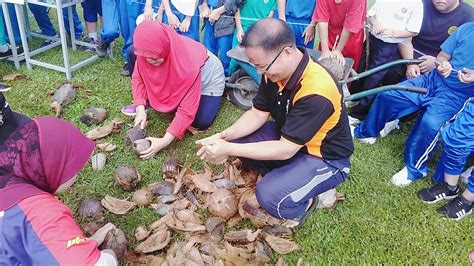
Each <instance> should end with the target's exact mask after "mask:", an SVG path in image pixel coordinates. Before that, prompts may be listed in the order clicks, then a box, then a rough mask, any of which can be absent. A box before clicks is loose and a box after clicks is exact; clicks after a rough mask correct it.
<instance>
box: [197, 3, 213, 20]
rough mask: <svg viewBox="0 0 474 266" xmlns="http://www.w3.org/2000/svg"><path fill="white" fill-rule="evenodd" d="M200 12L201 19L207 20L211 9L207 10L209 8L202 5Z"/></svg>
mask: <svg viewBox="0 0 474 266" xmlns="http://www.w3.org/2000/svg"><path fill="white" fill-rule="evenodd" d="M200 12H201V16H202V17H203V18H207V17H209V15H210V14H211V9H210V8H209V6H208V5H207V4H206V3H203V4H202V5H201V11H200Z"/></svg>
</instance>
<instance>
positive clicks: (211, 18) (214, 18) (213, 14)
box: [209, 9, 221, 23]
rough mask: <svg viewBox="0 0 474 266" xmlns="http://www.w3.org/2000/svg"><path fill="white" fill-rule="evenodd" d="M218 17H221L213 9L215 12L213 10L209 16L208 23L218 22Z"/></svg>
mask: <svg viewBox="0 0 474 266" xmlns="http://www.w3.org/2000/svg"><path fill="white" fill-rule="evenodd" d="M220 17H221V14H220V13H219V12H218V10H217V9H215V10H213V11H212V12H211V14H210V15H209V21H210V22H211V23H214V22H216V21H217V20H219V18H220Z"/></svg>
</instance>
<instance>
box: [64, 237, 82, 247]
mask: <svg viewBox="0 0 474 266" xmlns="http://www.w3.org/2000/svg"><path fill="white" fill-rule="evenodd" d="M85 241H86V240H85V239H84V238H81V237H78V236H77V237H76V238H73V239H71V240H68V241H67V248H70V247H72V246H75V245H79V244H81V243H82V242H85Z"/></svg>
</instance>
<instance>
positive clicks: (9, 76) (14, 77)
mask: <svg viewBox="0 0 474 266" xmlns="http://www.w3.org/2000/svg"><path fill="white" fill-rule="evenodd" d="M21 78H26V75H25V74H21V73H13V74H7V75H4V76H3V81H14V80H17V79H21Z"/></svg>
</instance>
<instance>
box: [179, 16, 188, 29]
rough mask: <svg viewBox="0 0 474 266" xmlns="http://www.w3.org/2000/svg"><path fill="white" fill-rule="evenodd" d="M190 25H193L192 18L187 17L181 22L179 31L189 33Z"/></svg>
mask: <svg viewBox="0 0 474 266" xmlns="http://www.w3.org/2000/svg"><path fill="white" fill-rule="evenodd" d="M189 25H191V17H189V16H186V17H185V18H184V20H183V22H181V25H180V26H179V30H180V31H181V32H188V31H189Z"/></svg>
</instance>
